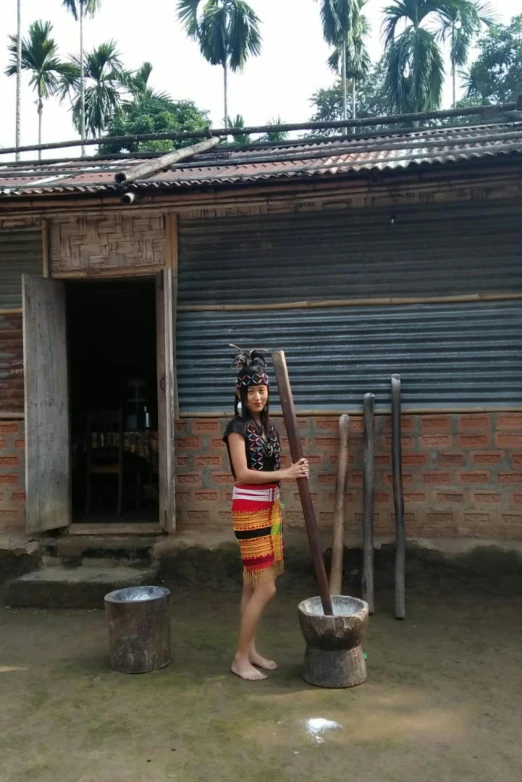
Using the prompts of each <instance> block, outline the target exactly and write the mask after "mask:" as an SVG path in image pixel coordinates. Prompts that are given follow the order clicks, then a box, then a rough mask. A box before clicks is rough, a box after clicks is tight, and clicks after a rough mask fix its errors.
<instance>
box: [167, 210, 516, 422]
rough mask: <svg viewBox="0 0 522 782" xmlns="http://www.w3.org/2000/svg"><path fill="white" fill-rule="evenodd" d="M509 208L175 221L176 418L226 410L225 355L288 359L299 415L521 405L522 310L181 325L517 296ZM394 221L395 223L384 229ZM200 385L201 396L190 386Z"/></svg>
mask: <svg viewBox="0 0 522 782" xmlns="http://www.w3.org/2000/svg"><path fill="white" fill-rule="evenodd" d="M521 217H522V207H521V205H520V204H519V203H513V202H511V203H509V204H507V203H500V202H498V203H497V204H494V205H491V206H489V205H486V206H484V205H481V204H471V205H470V204H467V205H465V206H453V205H444V206H441V205H438V206H435V205H433V206H425V207H422V208H418V207H411V208H409V209H406V208H402V209H401V210H400V211H399V210H398V211H397V212H395V213H394V212H393V210H380V211H372V210H366V211H361V212H360V213H357V212H355V211H351V210H350V212H338V211H337V212H331V213H329V212H314V213H306V214H295V215H294V214H289V215H273V216H253V217H250V216H249V217H234V218H226V219H219V218H216V219H208V220H190V221H189V220H181V221H180V263H179V314H178V347H177V360H178V383H179V389H178V390H179V403H180V410H181V412H183V413H191V412H221V411H223V410H227V411H229V410H230V409H231V404H232V398H233V385H234V384H233V380H234V373H233V370H232V369H231V368H227V355H228V353H229V350H228V349H227V344H228V343H229V342H234V343H236V344H240V345H247V346H248V345H253V344H257V345H260V344H264V346H265V347H268V348H270V349H275V348H283V349H285V350H286V353H287V359H288V362H289V367H290V372H291V380H292V385H293V388H294V393H295V397H296V404H297V407H298V409H299V408H300V409H307V410H310V409H316V410H328V409H332V410H334V409H335V410H338V409H354V408H359V407H360V404H361V400H362V397H363V395H364V393H366V392H368V391H372V392H373V393H375V394H376V395H377V400H378V404H379V405H381V406H382V405H384V404H388V400H389V379H390V375H391V374H392V373H394V372H399V373H401V375H402V377H403V390H404V404H405V407H407V408H410V409H411V408H422V409H424V408H425V409H430V408H456V407H459V408H460V407H463V408H465V407H469V408H477V407H482V408H495V407H506V406H510V407H513V406H520V405H521V402H522V360H521V359H522V300H518V301H517V300H516V299H513V300H512V301H509V300H506V301H502V302H500V301H499V302H483V303H480V302H479V303H464V302H460V303H459V302H451V303H440V304H436V303H433V302H432V303H429V302H426V303H425V304H400V305H392V306H391V305H390V306H388V305H371V304H367V305H364V306H362V305H361V306H359V305H356V306H327V307H320V308H299V309H273V310H258V311H256V310H255V309H254V310H252V309H250V310H245V311H204V312H202V311H200V312H197V311H190V309H191V307H194V306H212V305H218V306H219V305H222V304H235V305H238V304H249V305H252V304H256V303H259V304H265V305H266V304H275V303H286V302H301V301H317V300H325V301H328V300H330V301H331V300H339V299H364V300H366V299H374V298H375V299H379V298H388V297H402V298H416V299H417V298H418V299H429V298H432V297H441V296H456V295H470V294H481V293H482V294H484V293H489V294H492V293H495V294H505V295H506V299H508V298H509V296H510V295H512V294H514V293H520V292H522V232H521V230H520V225H521ZM392 220H393V222H392ZM202 378H205V383H203V384H202V382H201V379H202Z"/></svg>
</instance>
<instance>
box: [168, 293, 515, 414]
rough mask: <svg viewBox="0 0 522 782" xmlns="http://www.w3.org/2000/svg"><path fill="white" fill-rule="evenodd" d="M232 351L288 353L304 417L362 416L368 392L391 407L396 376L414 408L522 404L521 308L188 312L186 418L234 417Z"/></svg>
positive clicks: (182, 345) (182, 377)
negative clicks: (234, 347) (344, 412)
mask: <svg viewBox="0 0 522 782" xmlns="http://www.w3.org/2000/svg"><path fill="white" fill-rule="evenodd" d="M230 342H233V343H235V344H239V345H252V346H255V345H257V346H259V347H267V348H269V349H271V350H275V349H278V348H282V349H284V350H285V351H286V355H287V361H288V367H289V372H290V378H291V381H292V388H293V391H294V396H295V402H296V406H297V408H301V409H307V410H310V409H316V410H328V409H331V410H341V409H352V410H353V409H355V408H359V407H360V405H361V403H362V398H363V396H364V394H365V393H367V392H369V391H371V392H373V393H374V394H376V397H377V404H378V405H379V406H388V405H389V386H390V376H391V375H392V374H393V373H394V372H399V373H400V374H401V376H402V379H403V383H402V386H403V394H404V397H403V398H404V405H405V407H409V408H416V409H418V408H426V409H429V408H430V407H431V408H442V407H446V406H447V407H449V408H451V407H453V408H455V407H466V406H469V407H488V408H489V407H491V408H494V407H503V406H506V405H510V406H513V405H517V406H519V405H520V403H521V400H522V302H488V303H483V304H475V303H473V304H456V303H454V304H450V305H448V304H444V305H442V304H426V305H405V306H382V307H328V308H324V309H323V308H318V309H307V310H301V309H295V310H264V311H262V312H259V313H256V314H254V313H242V312H183V313H181V314H180V318H179V322H178V353H177V360H178V384H179V404H180V410H181V412H185V413H187V412H193V411H194V412H222V411H231V410H232V401H233V396H234V379H235V375H234V370H233V368H232V366H231V364H232V362H231V361H228V360H227V357H228V356H229V355H231V354H232V351H231V349H230V348H228V347H227V346H228V343H230ZM271 374H272V378H273V373H271ZM275 396H276V395H275ZM274 403H276V399H274Z"/></svg>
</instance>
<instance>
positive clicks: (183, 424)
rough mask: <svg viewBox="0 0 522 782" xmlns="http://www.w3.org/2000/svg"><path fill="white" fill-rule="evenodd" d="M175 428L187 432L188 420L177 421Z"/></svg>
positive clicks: (177, 430)
mask: <svg viewBox="0 0 522 782" xmlns="http://www.w3.org/2000/svg"><path fill="white" fill-rule="evenodd" d="M174 428H175V430H176V432H186V431H187V422H186V421H176V423H175V424H174Z"/></svg>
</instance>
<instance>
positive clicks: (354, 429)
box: [350, 415, 364, 433]
mask: <svg viewBox="0 0 522 782" xmlns="http://www.w3.org/2000/svg"><path fill="white" fill-rule="evenodd" d="M360 432H364V418H363V417H362V415H352V416H350V433H360Z"/></svg>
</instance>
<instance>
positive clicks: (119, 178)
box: [114, 136, 221, 184]
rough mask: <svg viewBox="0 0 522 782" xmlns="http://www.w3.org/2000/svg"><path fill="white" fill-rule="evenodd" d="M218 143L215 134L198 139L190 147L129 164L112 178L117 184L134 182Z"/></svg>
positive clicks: (211, 147) (219, 140)
mask: <svg viewBox="0 0 522 782" xmlns="http://www.w3.org/2000/svg"><path fill="white" fill-rule="evenodd" d="M220 143H221V139H220V138H219V137H218V136H215V137H213V138H210V139H207V140H206V141H200V143H199V144H192V145H191V146H190V147H184V148H182V149H175V150H174V151H173V152H167V154H166V155H162V156H161V157H158V158H155V159H154V160H147V161H146V162H145V163H140V164H139V165H137V166H129V168H126V169H124V170H123V171H117V172H116V174H115V175H114V180H115V181H116V182H118V183H119V184H123V183H124V182H126V183H130V182H136V180H137V179H143V178H144V177H148V176H152V174H155V173H156V172H157V171H161V170H162V169H163V168H168V167H169V166H172V165H173V164H174V163H179V162H180V160H186V159H187V158H189V157H193V156H194V155H198V154H200V153H201V152H208V151H209V150H210V149H213V148H214V147H217V145H218V144H220Z"/></svg>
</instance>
